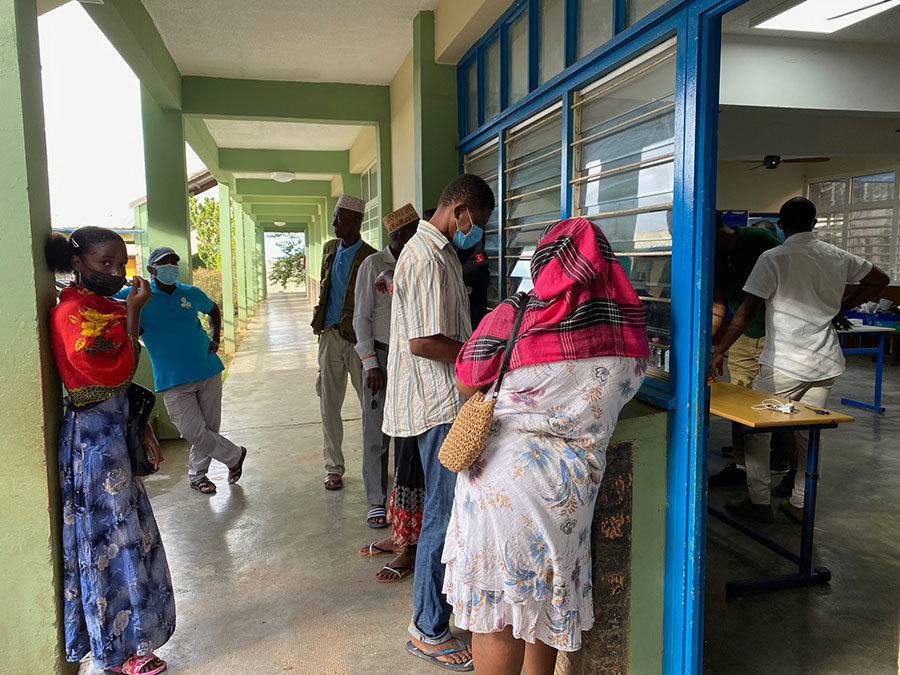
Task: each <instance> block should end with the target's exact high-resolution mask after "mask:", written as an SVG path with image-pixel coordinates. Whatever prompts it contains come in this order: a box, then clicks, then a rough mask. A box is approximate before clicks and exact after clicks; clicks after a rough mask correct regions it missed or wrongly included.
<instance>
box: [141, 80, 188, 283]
mask: <svg viewBox="0 0 900 675" xmlns="http://www.w3.org/2000/svg"><path fill="white" fill-rule="evenodd" d="M141 121H142V123H143V131H144V173H145V176H146V180H147V230H148V234H149V241H150V248H151V249H154V248H156V247H157V246H171V247H172V248H173V249H175V252H176V253H177V254H178V257H179V258H181V262H180V263H179V267H180V268H181V279H182V281H184V282H185V283H190V280H191V223H190V216H189V215H188V191H187V168H186V166H185V159H184V119H183V118H182V115H181V111H180V110H175V109H172V108H163V107H161V106H160V105H159V104H158V103H157V102H156V101H155V100H154V98H153V97H152V96H151V95H150V93H149V92H148V91H147V90H146V89H145V88H144V86H143V85H142V86H141Z"/></svg>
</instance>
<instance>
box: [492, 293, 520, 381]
mask: <svg viewBox="0 0 900 675" xmlns="http://www.w3.org/2000/svg"><path fill="white" fill-rule="evenodd" d="M517 295H518V296H519V309H518V311H517V312H516V318H515V320H514V321H513V325H512V330H510V332H509V339H508V340H507V341H506V348H505V349H504V352H503V361H502V362H501V364H500V374H499V375H497V383H496V384H495V385H494V398H495V399H496V398H497V396H498V395H499V394H500V385H501V384H503V376H504V375H506V373H507V372H509V361H510V359H511V358H512V353H513V347H514V346H515V344H516V340H517V339H518V338H519V329H520V328H521V327H522V319H523V318H524V317H525V310H526V309H528V293H525V292H522V293H518V294H517Z"/></svg>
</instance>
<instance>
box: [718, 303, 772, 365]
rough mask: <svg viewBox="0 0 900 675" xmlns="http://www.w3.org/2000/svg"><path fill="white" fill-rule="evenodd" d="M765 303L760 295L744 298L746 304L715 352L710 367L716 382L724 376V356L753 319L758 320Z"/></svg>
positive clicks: (734, 318) (741, 307) (739, 311)
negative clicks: (757, 315)
mask: <svg viewBox="0 0 900 675" xmlns="http://www.w3.org/2000/svg"><path fill="white" fill-rule="evenodd" d="M763 302H764V301H763V299H762V298H761V297H759V296H758V295H753V294H752V293H747V297H746V298H744V302H742V303H741V306H740V307H738V310H737V311H736V312H735V313H734V317H733V318H732V319H731V323H730V324H728V329H727V330H726V331H725V335H723V336H722V340H721V341H720V342H719V345H718V346H717V347H716V348H715V349H714V350H713V354H712V359H710V367H709V376H710V378H712V379H713V380H715V379H716V378H717V377H718V376H719V375H722V374H723V372H724V369H723V367H722V363H723V362H724V360H725V357H724V356H723V354H724V353H725V352H727V351H728V349H729V347H731V345H733V344H734V343H735V342H736V341H737V339H738V338H739V337H740V336H741V335H743V333H744V331H745V330H747V328H748V327H749V326H750V324H751V323H752V322H753V319H755V318H756V314H757V312H759V310H760V308H761V307H762V305H763Z"/></svg>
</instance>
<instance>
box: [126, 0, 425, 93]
mask: <svg viewBox="0 0 900 675" xmlns="http://www.w3.org/2000/svg"><path fill="white" fill-rule="evenodd" d="M142 2H143V3H144V6H145V7H146V8H147V11H148V12H149V13H150V16H151V18H152V19H153V22H154V23H155V24H156V27H157V29H158V30H159V32H160V35H161V36H162V39H163V41H164V42H165V43H166V47H168V49H169V52H170V53H171V54H172V57H173V58H174V59H175V63H176V64H177V65H178V69H179V70H180V71H181V73H182V74H183V75H206V76H211V77H237V78H245V79H259V80H296V81H306V82H355V83H360V84H389V83H390V81H391V79H393V77H394V74H395V73H396V72H397V70H398V69H399V68H400V65H401V64H402V63H403V60H404V59H405V58H406V55H407V54H408V53H409V50H410V49H412V20H413V19H414V18H415V16H416V14H418V13H419V12H420V11H421V10H427V9H434V8H435V7H436V6H437V4H438V0H378V1H377V2H373V1H372V0H327V2H323V1H321V0H318V1H316V0H267V1H266V2H247V0H189V1H187V2H185V0H142Z"/></svg>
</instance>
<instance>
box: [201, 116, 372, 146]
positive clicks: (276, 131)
mask: <svg viewBox="0 0 900 675" xmlns="http://www.w3.org/2000/svg"><path fill="white" fill-rule="evenodd" d="M204 122H205V123H206V126H207V128H208V129H209V133H210V134H212V137H213V140H214V141H215V142H216V145H218V146H219V147H220V148H243V149H249V150H349V149H350V146H351V145H353V142H354V141H355V140H356V139H357V137H358V136H359V133H360V131H362V130H363V127H362V126H359V125H355V124H311V123H307V122H257V121H251V120H209V119H208V120H204Z"/></svg>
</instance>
